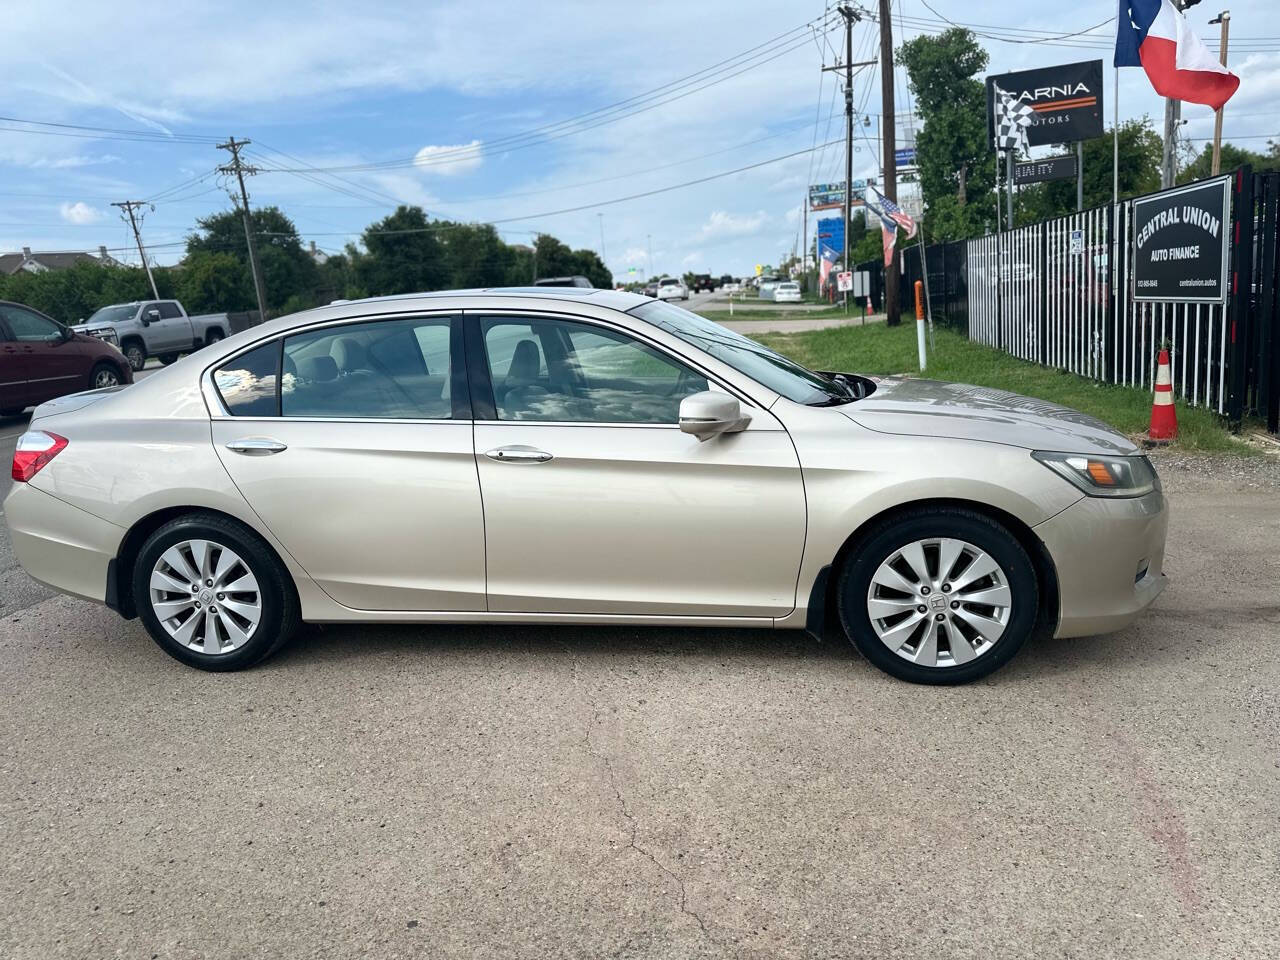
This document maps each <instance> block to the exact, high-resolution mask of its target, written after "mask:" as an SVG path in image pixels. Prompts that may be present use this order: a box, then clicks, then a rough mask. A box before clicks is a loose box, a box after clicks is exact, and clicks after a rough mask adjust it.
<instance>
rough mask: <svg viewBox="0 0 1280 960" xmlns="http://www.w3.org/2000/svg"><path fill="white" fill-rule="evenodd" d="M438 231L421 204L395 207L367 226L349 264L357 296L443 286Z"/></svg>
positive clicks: (446, 272)
mask: <svg viewBox="0 0 1280 960" xmlns="http://www.w3.org/2000/svg"><path fill="white" fill-rule="evenodd" d="M439 234H440V229H439V227H438V226H437V225H435V224H431V223H429V222H428V220H427V215H426V213H424V212H423V210H422V208H421V207H408V206H401V207H397V208H396V212H395V213H393V214H391V215H390V216H388V217H384V218H383V219H382V220H379V221H378V222H376V223H372V224H370V225H369V226H368V227H366V228H365V231H364V234H363V235H362V236H361V240H362V241H363V243H364V251H363V252H355V253H354V256H353V259H352V264H351V267H352V274H353V276H354V280H355V284H354V286H355V287H356V289H357V290H358V291H359V294H360V296H371V297H377V296H386V295H390V294H395V293H416V292H419V291H428V290H443V289H445V288H446V287H447V286H448V280H449V265H448V263H447V262H446V260H445V252H444V247H443V245H442V244H441V242H440V236H439Z"/></svg>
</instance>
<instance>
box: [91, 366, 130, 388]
mask: <svg viewBox="0 0 1280 960" xmlns="http://www.w3.org/2000/svg"><path fill="white" fill-rule="evenodd" d="M123 382H124V378H123V377H121V376H120V370H119V369H118V368H117V367H116V366H115V364H111V363H107V362H106V361H105V360H104V361H101V362H99V363H95V364H94V365H93V369H92V370H90V371H89V389H90V390H101V389H103V388H104V387H118V386H120V384H122V383H123Z"/></svg>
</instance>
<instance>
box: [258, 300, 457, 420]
mask: <svg viewBox="0 0 1280 960" xmlns="http://www.w3.org/2000/svg"><path fill="white" fill-rule="evenodd" d="M280 412H281V414H282V415H283V416H286V417H344V418H345V417H357V418H375V419H400V420H447V419H450V418H451V417H452V416H453V405H452V400H451V394H450V355H449V319H448V318H447V317H446V318H424V317H415V318H409V319H404V320H377V321H372V322H370V323H352V324H345V325H343V326H340V327H325V328H324V329H321V330H312V331H309V332H307V333H300V334H298V335H297V336H293V337H287V338H286V339H285V342H284V376H283V378H282V380H281V384H280Z"/></svg>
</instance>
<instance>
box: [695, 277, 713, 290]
mask: <svg viewBox="0 0 1280 960" xmlns="http://www.w3.org/2000/svg"><path fill="white" fill-rule="evenodd" d="M715 289H716V282H715V280H713V279H712V278H711V274H709V273H699V274H695V275H694V278H693V292H694V293H703V292H706V293H714V292H715Z"/></svg>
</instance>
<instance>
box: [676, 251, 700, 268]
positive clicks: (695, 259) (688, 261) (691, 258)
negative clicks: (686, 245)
mask: <svg viewBox="0 0 1280 960" xmlns="http://www.w3.org/2000/svg"><path fill="white" fill-rule="evenodd" d="M701 261H702V251H701V250H695V251H693V253H690V254H687V255H686V256H685V257H684V258H683V259H682V260H681V261H680V263H681V264H682V265H683V266H686V267H692V266H693V265H694V264H695V263H700V262H701Z"/></svg>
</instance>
